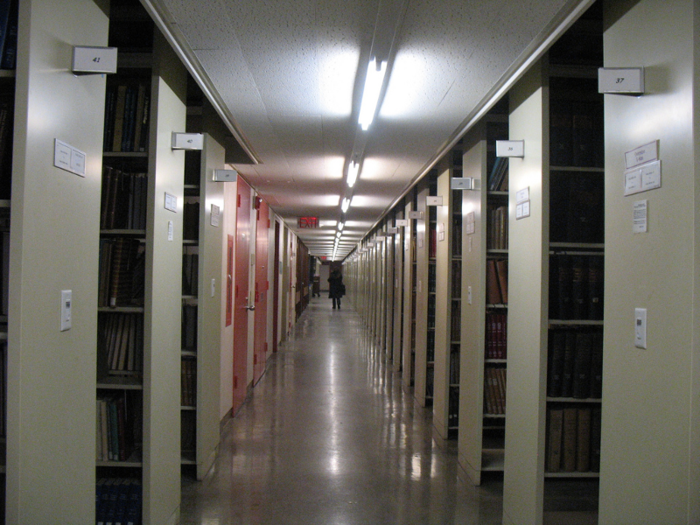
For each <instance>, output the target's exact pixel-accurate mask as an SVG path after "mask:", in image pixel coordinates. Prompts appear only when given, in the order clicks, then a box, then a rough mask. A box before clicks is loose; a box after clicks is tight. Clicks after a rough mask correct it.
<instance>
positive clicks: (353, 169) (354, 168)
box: [348, 161, 360, 188]
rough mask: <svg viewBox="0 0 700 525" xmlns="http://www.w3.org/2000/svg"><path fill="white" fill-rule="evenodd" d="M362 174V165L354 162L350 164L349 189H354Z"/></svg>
mask: <svg viewBox="0 0 700 525" xmlns="http://www.w3.org/2000/svg"><path fill="white" fill-rule="evenodd" d="M359 174H360V165H359V164H358V163H357V162H355V161H352V162H350V164H348V188H352V187H353V186H354V185H355V181H357V176H358V175H359Z"/></svg>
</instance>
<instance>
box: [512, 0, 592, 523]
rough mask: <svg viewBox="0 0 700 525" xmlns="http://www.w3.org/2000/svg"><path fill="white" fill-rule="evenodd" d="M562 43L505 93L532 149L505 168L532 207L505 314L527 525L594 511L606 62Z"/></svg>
mask: <svg viewBox="0 0 700 525" xmlns="http://www.w3.org/2000/svg"><path fill="white" fill-rule="evenodd" d="M597 7H600V6H599V5H598V6H597ZM595 13H596V6H594V8H593V9H592V10H590V11H589V13H587V14H586V15H584V17H583V18H582V23H583V27H587V28H590V27H592V26H596V20H595V19H591V17H590V16H589V15H591V14H593V18H595ZM598 13H600V11H598ZM580 27H581V25H580V24H579V23H578V22H577V24H575V25H574V26H573V27H572V29H570V30H569V31H570V32H571V31H573V32H574V33H575V36H574V39H580V38H583V36H582V35H581V34H578V33H576V32H577V31H578V30H579V29H580ZM597 27H598V30H599V31H600V30H602V21H601V20H600V19H599V20H597ZM570 36H571V35H570V34H569V33H567V35H565V37H563V38H562V40H561V42H563V43H565V42H567V41H569V42H570V41H571V38H570ZM599 37H600V33H599V34H598V38H599ZM586 38H587V39H589V40H590V42H591V43H590V45H588V46H584V47H581V46H578V47H577V48H576V49H577V50H579V51H580V50H582V49H584V48H585V49H586V52H588V51H590V50H593V51H594V54H595V51H596V50H598V49H600V47H599V46H598V45H597V44H596V40H595V37H594V36H591V34H590V33H589V35H588V36H587V37H586ZM561 45H562V44H561V43H557V44H555V46H553V47H552V49H551V52H550V53H549V55H548V56H546V57H545V58H543V59H542V60H541V61H540V62H539V63H538V64H537V65H536V66H535V67H533V68H532V69H531V71H529V72H528V73H527V74H526V75H525V77H523V79H522V80H521V81H520V82H519V83H518V85H516V86H515V87H514V88H513V90H511V93H510V116H509V134H510V137H511V138H513V139H515V138H517V139H522V140H525V143H526V144H527V148H528V151H529V152H530V153H528V154H526V156H525V157H523V158H522V159H515V158H513V159H510V168H509V169H510V181H509V182H510V197H509V199H510V200H509V205H510V208H511V209H513V208H514V206H515V204H516V202H515V194H516V192H518V191H521V190H524V189H525V188H529V194H530V195H529V198H530V210H531V214H530V216H529V217H524V218H522V219H516V218H514V217H513V216H511V219H510V223H509V231H510V233H511V235H510V239H509V254H508V257H509V279H510V280H511V281H512V282H517V283H518V285H517V286H514V287H511V289H510V291H511V292H512V293H509V305H508V339H507V345H508V349H509V351H508V371H509V373H508V385H507V392H508V418H507V419H506V450H507V454H506V457H505V461H506V467H505V475H504V516H508V517H509V518H510V519H511V521H512V520H515V521H517V522H522V523H541V522H542V520H543V517H544V515H545V514H546V512H545V503H546V502H547V501H551V500H552V498H556V501H557V508H558V510H561V511H575V512H587V513H588V514H589V515H592V514H596V513H597V499H598V496H597V495H598V478H599V474H598V472H597V471H598V470H599V465H600V452H599V451H600V445H599V443H600V438H599V435H600V432H601V430H600V417H599V414H600V411H601V409H602V403H603V400H602V395H601V390H602V384H601V382H602V377H601V375H602V346H603V344H602V335H603V326H604V320H603V309H602V305H603V297H602V291H603V275H602V269H603V267H604V262H603V261H604V257H605V255H604V252H605V245H604V238H603V224H604V217H603V213H604V209H605V205H604V169H603V167H604V166H603V151H602V150H603V142H602V137H603V128H602V125H603V112H602V111H603V106H602V96H601V95H598V93H597V80H596V78H597V77H596V67H597V66H598V65H600V63H595V62H593V63H590V62H589V61H588V60H579V59H578V58H577V57H576V56H572V55H571V53H570V50H569V49H566V48H563V47H561ZM599 58H600V57H599ZM533 174H536V175H535V176H533ZM525 239H527V241H525ZM525 427H528V428H527V429H525ZM516 473H517V475H516ZM516 478H517V479H516ZM562 483H566V484H567V485H566V486H567V494H568V496H567V497H566V498H562V496H561V484H562ZM581 494H584V495H586V497H585V498H581V497H579V496H577V495H581Z"/></svg>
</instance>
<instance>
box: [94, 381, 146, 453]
mask: <svg viewBox="0 0 700 525" xmlns="http://www.w3.org/2000/svg"><path fill="white" fill-rule="evenodd" d="M140 403H141V400H140V397H138V396H126V395H123V394H110V395H104V396H99V397H98V398H97V447H96V450H97V461H127V460H129V459H130V458H131V456H132V454H134V452H135V450H136V446H135V443H136V441H137V439H138V436H135V435H134V431H135V429H136V428H139V425H135V424H134V423H135V421H134V419H135V418H136V417H140V416H139V414H140V413H141V410H140Z"/></svg>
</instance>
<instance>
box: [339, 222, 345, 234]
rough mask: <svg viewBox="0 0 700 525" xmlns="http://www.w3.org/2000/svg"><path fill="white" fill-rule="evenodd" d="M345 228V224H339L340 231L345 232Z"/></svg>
mask: <svg viewBox="0 0 700 525" xmlns="http://www.w3.org/2000/svg"><path fill="white" fill-rule="evenodd" d="M343 228H345V223H344V222H339V223H338V231H341V232H342V231H343Z"/></svg>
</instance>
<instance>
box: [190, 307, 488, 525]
mask: <svg viewBox="0 0 700 525" xmlns="http://www.w3.org/2000/svg"><path fill="white" fill-rule="evenodd" d="M501 491H502V485H501V483H500V482H499V481H498V480H496V481H494V482H492V483H486V484H484V485H482V486H481V487H473V486H472V485H471V484H469V483H468V482H467V481H465V480H464V479H462V478H461V477H460V473H459V467H458V465H457V458H456V451H455V446H454V444H453V445H451V446H448V447H447V448H446V449H443V448H439V447H438V446H437V445H436V443H435V441H434V440H433V439H432V431H431V418H430V411H429V410H426V409H423V408H420V407H418V406H417V405H416V404H415V403H414V401H413V398H412V396H411V395H410V394H407V393H405V392H404V391H403V389H402V388H401V383H400V378H399V376H398V375H397V374H395V373H393V372H392V371H391V368H390V366H388V365H387V363H386V360H385V358H384V356H382V355H381V353H380V351H379V350H378V349H377V347H376V346H375V345H374V344H373V343H372V341H371V339H370V338H369V337H368V335H367V331H366V330H365V328H364V326H363V323H362V321H361V319H360V317H359V316H358V315H357V314H356V313H355V312H354V310H353V309H352V306H351V305H350V304H344V305H343V308H342V309H341V310H333V309H331V301H330V300H329V299H326V298H325V297H324V298H314V299H312V301H311V304H310V305H309V307H308V309H307V310H306V312H305V313H304V314H303V316H302V317H301V319H300V320H299V322H298V324H297V326H296V329H295V331H294V334H293V335H292V337H291V338H290V340H289V341H287V342H286V343H285V344H284V345H283V346H282V347H281V348H280V351H279V352H278V353H277V354H276V355H275V356H273V358H272V359H271V361H270V362H269V365H268V369H267V373H266V374H265V375H264V376H263V378H262V379H261V380H260V382H259V383H258V385H257V386H256V387H255V389H254V390H253V393H252V395H251V397H250V399H249V400H248V402H247V403H246V404H245V405H244V406H243V408H242V409H241V410H240V411H239V413H238V414H237V415H236V417H235V418H233V419H232V420H230V421H229V422H228V424H227V425H226V427H225V429H224V432H223V434H222V442H221V447H220V453H219V457H218V460H217V461H216V464H215V466H214V468H213V469H212V471H211V472H210V473H209V475H208V476H207V478H206V479H205V480H204V481H202V482H195V481H191V480H185V481H183V494H182V516H181V518H182V519H181V523H182V524H183V525H187V524H201V525H234V524H275V525H277V524H279V525H286V524H289V525H292V524H303V525H314V524H319V525H320V524H322V525H375V524H402V525H408V524H416V525H418V524H420V525H423V524H460V525H471V524H479V525H489V524H496V523H501Z"/></svg>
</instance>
